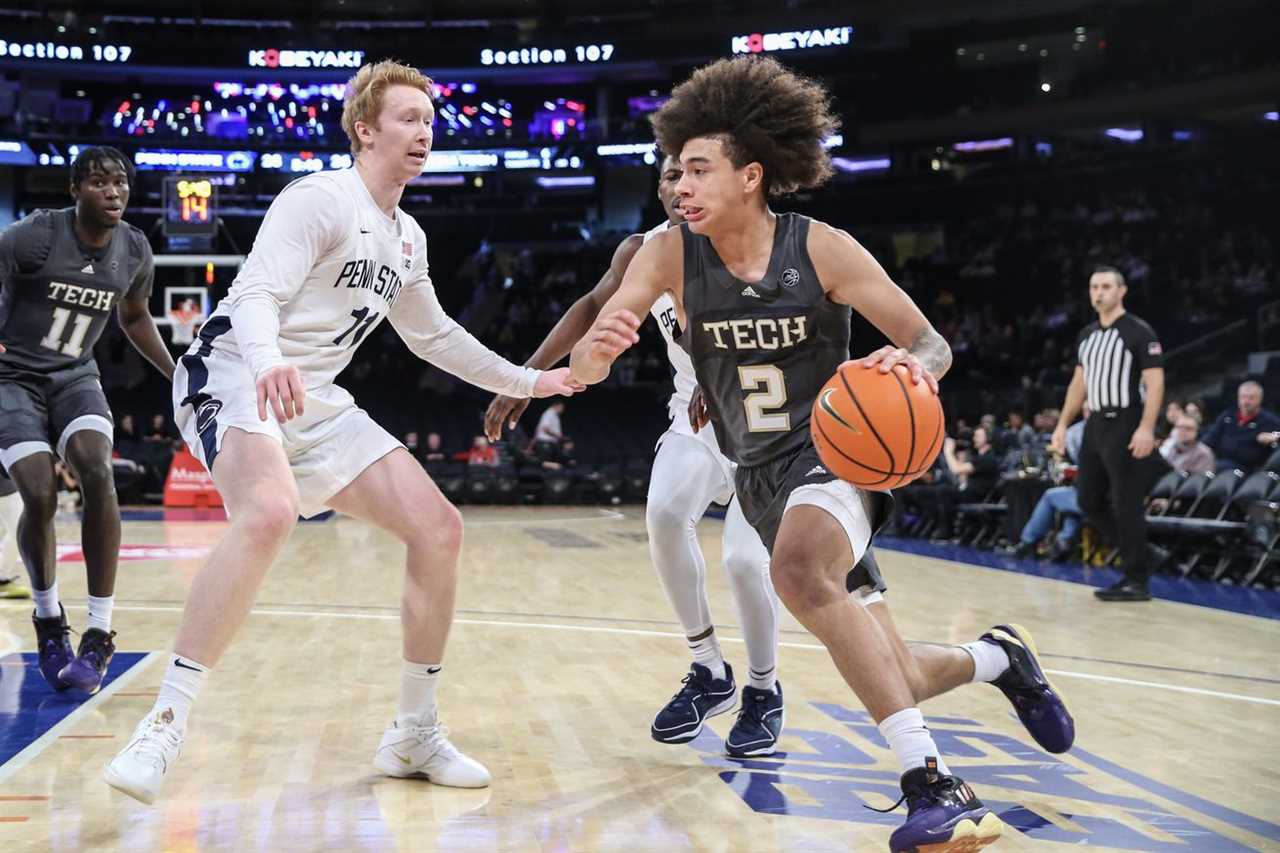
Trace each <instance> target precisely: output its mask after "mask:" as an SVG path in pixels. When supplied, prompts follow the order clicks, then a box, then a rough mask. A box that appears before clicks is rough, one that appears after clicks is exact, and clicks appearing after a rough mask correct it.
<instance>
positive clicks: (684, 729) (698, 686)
mask: <svg viewBox="0 0 1280 853" xmlns="http://www.w3.org/2000/svg"><path fill="white" fill-rule="evenodd" d="M681 683H682V684H684V687H681V688H680V692H679V693H677V694H676V695H674V696H672V697H671V701H670V702H668V703H667V705H666V707H664V708H663V709H662V710H661V711H659V712H658V716H656V717H654V718H653V725H652V726H650V727H649V734H651V735H653V739H654V740H656V741H658V742H659V743H688V742H689V741H691V740H693V739H694V738H696V737H697V736H698V734H699V733H700V732H701V731H702V724H703V723H705V722H706V721H707V720H708V719H710V718H711V717H714V716H715V715H716V714H723V713H724V712H725V711H731V710H733V706H734V705H736V704H737V702H738V688H737V686H735V685H734V683H733V667H731V666H729V664H727V663H726V664H725V665H724V678H713V677H712V676H711V670H709V669H707V668H706V667H705V666H703V665H702V664H700V663H695V664H693V665H692V666H690V667H689V674H688V675H686V676H685V677H684V680H683V681H682V682H681Z"/></svg>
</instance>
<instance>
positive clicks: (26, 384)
mask: <svg viewBox="0 0 1280 853" xmlns="http://www.w3.org/2000/svg"><path fill="white" fill-rule="evenodd" d="M113 428H114V421H113V420H112V417H111V407H110V406H109V405H107V395H106V394H104V393H103V392H102V382H101V381H100V380H99V379H98V366H97V365H96V364H94V363H93V362H92V361H87V362H85V363H84V364H78V365H76V366H74V367H68V368H66V369H64V370H55V371H52V372H50V373H36V372H32V371H27V370H17V369H13V368H5V369H0V465H3V466H4V467H5V468H6V469H8V468H9V467H10V466H11V465H13V464H14V463H15V462H17V461H18V460H20V459H24V458H25V457H27V456H30V455H32V454H33V453H57V454H58V456H62V455H63V453H64V451H65V450H66V447H67V439H69V438H70V437H71V436H72V435H73V434H74V433H76V432H79V431H80V430H93V431H94V432H99V433H102V434H103V435H105V436H106V437H107V440H108V441H110V440H111V438H112V432H113Z"/></svg>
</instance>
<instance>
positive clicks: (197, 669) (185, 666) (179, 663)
mask: <svg viewBox="0 0 1280 853" xmlns="http://www.w3.org/2000/svg"><path fill="white" fill-rule="evenodd" d="M173 665H174V666H178V667H182V668H183V669H189V670H191V671H192V672H204V670H202V669H201V668H200V667H198V666H189V665H188V664H185V663H183V662H182V661H181V660H179V659H178V658H174V659H173Z"/></svg>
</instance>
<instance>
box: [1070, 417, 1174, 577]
mask: <svg viewBox="0 0 1280 853" xmlns="http://www.w3.org/2000/svg"><path fill="white" fill-rule="evenodd" d="M1141 420H1142V409H1141V408H1139V407H1137V406H1133V407H1131V408H1128V409H1121V410H1119V411H1110V412H1108V411H1101V412H1095V413H1094V414H1093V415H1092V416H1091V417H1090V418H1089V422H1088V423H1087V424H1085V428H1084V441H1083V442H1081V446H1080V470H1079V473H1078V474H1077V475H1076V495H1077V497H1078V498H1079V500H1080V511H1081V512H1082V513H1084V517H1085V521H1087V522H1088V523H1089V524H1090V525H1092V526H1093V528H1094V529H1095V530H1097V531H1098V532H1099V533H1101V534H1102V537H1103V538H1104V539H1105V540H1107V542H1109V543H1111V544H1112V545H1116V546H1118V547H1119V548H1120V558H1121V559H1122V560H1124V573H1125V577H1126V578H1127V579H1129V580H1133V581H1145V580H1146V579H1147V577H1148V575H1149V574H1150V572H1149V570H1148V567H1147V558H1146V544H1147V515H1146V509H1145V507H1144V506H1143V504H1142V499H1143V497H1144V496H1145V495H1146V492H1147V487H1148V485H1149V484H1150V479H1151V477H1150V471H1151V464H1152V460H1151V459H1150V458H1147V459H1134V458H1133V453H1132V452H1131V451H1130V450H1129V439H1131V438H1133V431H1134V430H1135V429H1137V428H1138V423H1139V422H1140V421H1141ZM1152 455H1154V456H1156V457H1157V458H1159V454H1158V453H1156V452H1155V451H1154V450H1153V451H1152Z"/></svg>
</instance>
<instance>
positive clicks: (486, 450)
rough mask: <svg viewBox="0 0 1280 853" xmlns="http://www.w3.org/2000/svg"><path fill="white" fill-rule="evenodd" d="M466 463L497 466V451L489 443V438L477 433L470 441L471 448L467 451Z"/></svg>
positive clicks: (489, 466)
mask: <svg viewBox="0 0 1280 853" xmlns="http://www.w3.org/2000/svg"><path fill="white" fill-rule="evenodd" d="M467 464H468V465H483V466H485V467H488V468H496V467H498V451H497V450H495V449H494V447H493V445H491V444H489V439H487V438H485V437H484V436H483V435H477V436H476V437H475V438H474V439H472V441H471V450H469V451H468V452H467Z"/></svg>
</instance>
